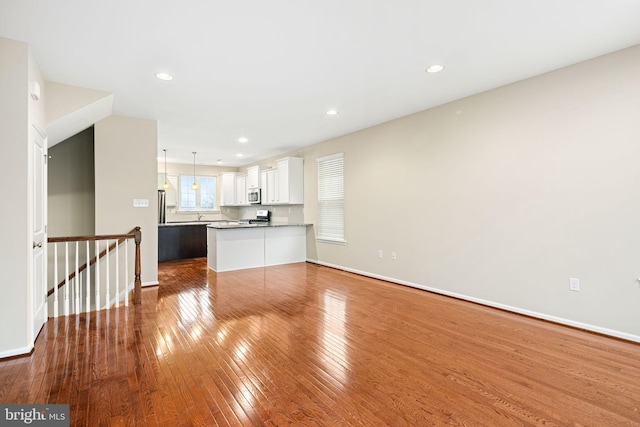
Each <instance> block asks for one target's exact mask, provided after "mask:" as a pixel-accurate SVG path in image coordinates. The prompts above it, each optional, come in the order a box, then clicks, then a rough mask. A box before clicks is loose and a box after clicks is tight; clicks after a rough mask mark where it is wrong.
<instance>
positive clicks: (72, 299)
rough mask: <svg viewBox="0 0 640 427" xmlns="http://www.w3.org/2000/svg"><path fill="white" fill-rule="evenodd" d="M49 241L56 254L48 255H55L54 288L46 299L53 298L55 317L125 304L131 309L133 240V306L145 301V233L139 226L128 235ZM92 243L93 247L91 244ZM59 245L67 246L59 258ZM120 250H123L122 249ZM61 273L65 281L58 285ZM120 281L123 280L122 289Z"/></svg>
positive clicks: (55, 238)
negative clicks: (131, 247)
mask: <svg viewBox="0 0 640 427" xmlns="http://www.w3.org/2000/svg"><path fill="white" fill-rule="evenodd" d="M47 241H48V243H50V244H52V245H53V248H52V249H53V251H51V247H50V251H49V253H50V254H51V253H52V254H53V259H52V260H51V262H52V263H53V278H52V279H51V280H52V281H53V283H54V286H53V287H52V288H51V289H49V291H48V293H47V297H51V296H53V300H52V301H51V300H50V307H51V306H52V307H51V308H53V310H50V311H49V312H51V311H53V317H58V316H59V314H60V312H61V311H62V312H63V314H64V315H65V316H68V315H69V314H76V313H81V312H88V311H92V310H103V309H109V308H110V307H112V306H117V305H119V304H120V303H121V302H123V301H124V305H125V306H128V305H129V297H130V291H131V284H130V276H129V245H130V242H131V241H133V243H134V244H135V256H134V280H133V303H134V304H140V303H141V302H142V281H141V279H140V274H141V271H140V270H141V269H140V243H141V241H142V231H141V229H140V227H135V228H134V229H132V230H131V231H130V232H128V233H126V234H109V235H96V236H71V237H50V238H48V240H47ZM81 242H82V243H84V244H81ZM90 242H94V244H93V245H91V244H90ZM59 243H64V245H63V250H64V254H62V255H61V256H60V257H59V256H58V255H59V254H58V244H59ZM121 247H122V249H123V251H121V250H120V248H121ZM102 248H104V249H102ZM121 252H124V253H123V254H122V253H121ZM70 257H71V258H72V259H75V262H72V263H70V262H69V259H70ZM103 258H104V260H103V261H102V262H101V260H102V259H103ZM81 259H82V260H84V259H86V262H85V263H84V264H82V265H80V263H81V262H82V261H81ZM121 262H123V263H124V271H123V270H122V269H121V268H120V264H121ZM101 264H102V267H101ZM60 270H63V271H64V276H63V279H62V281H60V282H58V278H59V272H60ZM70 270H72V271H70ZM92 278H93V280H92ZM121 280H124V286H123V289H120V281H121ZM103 285H104V286H103ZM112 286H113V289H114V290H115V292H114V291H113V289H112ZM92 296H93V298H92Z"/></svg>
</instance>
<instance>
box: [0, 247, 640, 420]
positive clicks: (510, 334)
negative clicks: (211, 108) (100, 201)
mask: <svg viewBox="0 0 640 427" xmlns="http://www.w3.org/2000/svg"><path fill="white" fill-rule="evenodd" d="M159 279H160V286H159V287H154V288H147V289H144V290H143V301H142V305H139V306H130V307H127V308H125V307H122V308H118V309H111V310H108V311H101V312H98V313H91V314H83V315H79V316H71V317H69V318H59V319H58V320H53V319H51V320H49V321H48V322H47V324H46V325H45V326H44V328H43V330H42V332H41V334H40V337H39V338H38V340H37V342H36V347H35V351H34V352H33V354H32V355H30V356H28V357H23V358H16V359H10V360H5V361H0V402H1V403H50V404H53V403H68V404H70V410H71V425H73V426H121V425H122V426H126V425H130V426H134V425H136V426H156V425H161V426H164V427H173V426H192V425H194V426H215V425H221V426H261V425H266V426H307V425H309V426H360V425H363V426H384V425H389V426H442V425H459V426H520V425H545V426H553V425H559V426H572V425H575V426H639V425H640V345H638V344H635V343H631V342H625V341H621V340H616V339H612V338H608V337H604V336H600V335H596V334H592V333H589V332H584V331H580V330H576V329H571V328H568V327H563V326H559V325H554V324H551V323H548V322H544V321H539V320H535V319H531V318H527V317H524V316H519V315H515V314H511V313H506V312H503V311H500V310H495V309H491V308H488V307H484V306H480V305H476V304H472V303H467V302H463V301H458V300H455V299H452V298H447V297H444V296H440V295H434V294H430V293H428V292H424V291H420V290H416V289H412V288H408V287H404V286H400V285H394V284H390V283H386V282H382V281H378V280H374V279H370V278H366V277H361V276H357V275H354V274H350V273H346V272H342V271H338V270H334V269H330V268H326V267H322V266H317V265H313V264H308V263H299V264H290V265H284V266H276V267H268V268H257V269H251V270H245V271H238V272H228V273H219V274H216V273H214V272H213V271H211V270H207V268H206V260H205V259H197V260H190V261H175V262H167V263H161V264H160V272H159Z"/></svg>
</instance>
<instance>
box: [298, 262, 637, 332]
mask: <svg viewBox="0 0 640 427" xmlns="http://www.w3.org/2000/svg"><path fill="white" fill-rule="evenodd" d="M307 261H308V262H310V263H313V264H318V265H324V266H326V267H331V268H336V269H338V270H343V271H348V272H350V273H355V274H359V275H361V276H366V277H371V278H373V279H380V280H384V281H385V282H391V283H397V284H399V285H404V286H410V287H412V288H417V289H422V290H424V291H428V292H433V293H436V294H440V295H446V296H448V297H453V298H457V299H460V300H464V301H470V302H474V303H477V304H482V305H486V306H488V307H494V308H499V309H501V310H505V311H510V312H512V313H518V314H523V315H525V316H530V317H535V318H538V319H542V320H547V321H549V322H553V323H559V324H561V325H567V326H572V327H574V328H579V329H584V330H587V331H591V332H596V333H599V334H603V335H608V336H611V337H615V338H621V339H623V340H627V341H633V342H637V343H640V336H638V335H633V334H629V333H626V332H622V331H616V330H615V329H608V328H603V327H601V326H597V325H591V324H588V323H582V322H577V321H575V320H571V319H565V318H562V317H556V316H552V315H549V314H545V313H539V312H536V311H531V310H525V309H522V308H519V307H513V306H510V305H505V304H500V303H496V302H493V301H488V300H484V299H480V298H475V297H471V296H468V295H463V294H458V293H455V292H449V291H445V290H442V289H438V288H433V287H430V286H424V285H420V284H417V283H412V282H407V281H404V280H398V279H394V278H393V277H387V276H381V275H379V274H373V273H369V272H366V271H361V270H356V269H353V268H348V267H344V266H341V265H336V264H330V263H326V262H322V261H318V260H315V259H307Z"/></svg>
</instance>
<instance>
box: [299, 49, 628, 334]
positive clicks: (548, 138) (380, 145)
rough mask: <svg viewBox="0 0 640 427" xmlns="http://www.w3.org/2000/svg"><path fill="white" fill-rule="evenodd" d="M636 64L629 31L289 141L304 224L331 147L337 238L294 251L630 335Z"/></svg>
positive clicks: (311, 215) (311, 214)
mask: <svg viewBox="0 0 640 427" xmlns="http://www.w3.org/2000/svg"><path fill="white" fill-rule="evenodd" d="M638 76H640V46H636V47H633V48H630V49H626V50H623V51H620V52H617V53H613V54H610V55H607V56H604V57H601V58H597V59H594V60H591V61H588V62H584V63H581V64H578V65H575V66H571V67H568V68H564V69H561V70H558V71H555V72H552V73H548V74H545V75H541V76H538V77H535V78H532V79H529V80H525V81H522V82H519V83H516V84H512V85H509V86H506V87H502V88H499V89H496V90H492V91H489V92H486V93H482V94H479V95H476V96H472V97H469V98H465V99H462V100H459V101H456V102H453V103H450V104H448V105H444V106H441V107H438V108H434V109H431V110H427V111H424V112H421V113H418V114H415V115H412V116H409V117H405V118H401V119H398V120H395V121H392V122H389V123H385V124H382V125H380V126H376V127H373V128H370V129H366V130H363V131H360V132H356V133H353V134H350V135H346V136H343V137H340V138H336V139H333V140H330V141H327V142H324V143H321V144H317V145H314V146H311V147H308V148H306V149H303V150H299V151H296V152H292V153H289V154H290V155H300V156H303V157H304V158H305V207H304V209H305V221H306V222H311V223H316V222H317V202H316V186H317V181H316V170H315V168H316V164H315V159H316V158H317V157H320V156H324V155H328V154H332V153H336V152H344V153H345V180H346V182H345V185H346V187H345V199H346V200H345V215H346V219H345V232H346V239H347V241H348V244H347V245H346V246H340V245H335V244H327V243H319V242H315V240H314V239H309V242H308V244H309V248H308V255H309V258H311V259H315V260H318V261H320V262H322V263H326V264H330V265H335V266H340V267H343V268H346V269H350V270H355V271H359V272H365V273H367V274H371V275H375V276H379V277H386V278H391V279H393V280H396V281H399V282H403V283H407V284H412V285H415V286H419V287H424V288H430V289H434V290H438V291H440V292H443V293H448V294H453V295H456V296H462V297H465V298H468V299H471V300H477V301H481V302H485V303H488V304H492V305H496V306H501V307H505V308H509V309H512V310H515V311H520V312H525V313H528V314H534V315H538V316H541V317H545V318H549V319H553V320H560V321H563V322H566V323H570V324H574V325H578V326H582V327H588V328H590V329H594V330H599V331H602V332H605V333H610V334H613V335H618V336H622V337H625V338H630V339H634V340H640V286H639V283H638V280H637V279H638V277H640V245H639V244H638V242H640V227H639V226H638V215H639V212H640V168H639V167H638V159H640V126H638V117H640V78H638ZM378 250H382V251H383V252H384V258H383V259H378V257H377V252H378ZM391 251H395V252H396V253H397V256H398V259H397V260H395V261H393V260H391V259H390V253H391ZM570 277H575V278H579V279H580V284H581V288H582V290H581V291H580V292H571V291H569V278H570Z"/></svg>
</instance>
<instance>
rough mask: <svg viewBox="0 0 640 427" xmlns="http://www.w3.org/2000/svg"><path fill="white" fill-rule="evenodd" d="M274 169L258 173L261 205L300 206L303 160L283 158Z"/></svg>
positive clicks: (302, 198)
mask: <svg viewBox="0 0 640 427" xmlns="http://www.w3.org/2000/svg"><path fill="white" fill-rule="evenodd" d="M276 166H277V167H276V168H275V169H268V170H265V171H262V172H261V173H260V177H261V179H260V189H261V191H262V204H263V205H301V204H303V203H304V181H303V176H304V170H303V160H302V158H299V157H285V158H284V159H280V160H277V161H276Z"/></svg>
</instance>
